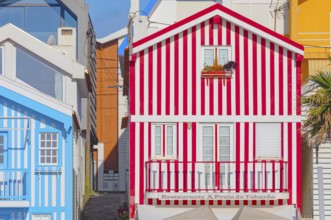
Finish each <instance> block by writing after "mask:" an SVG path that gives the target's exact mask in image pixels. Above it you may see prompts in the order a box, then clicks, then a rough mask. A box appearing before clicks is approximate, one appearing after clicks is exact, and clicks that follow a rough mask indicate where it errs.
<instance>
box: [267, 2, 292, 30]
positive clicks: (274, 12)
mask: <svg viewBox="0 0 331 220" xmlns="http://www.w3.org/2000/svg"><path fill="white" fill-rule="evenodd" d="M280 1H281V2H280ZM288 5H289V3H288V1H286V0H271V2H270V6H269V8H271V10H270V14H271V17H273V19H274V31H276V29H277V18H279V14H281V15H282V16H283V17H285V16H284V11H285V9H288Z"/></svg>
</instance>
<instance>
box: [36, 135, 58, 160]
mask: <svg viewBox="0 0 331 220" xmlns="http://www.w3.org/2000/svg"><path fill="white" fill-rule="evenodd" d="M57 163H58V133H53V132H44V133H40V134H39V164H40V165H57Z"/></svg>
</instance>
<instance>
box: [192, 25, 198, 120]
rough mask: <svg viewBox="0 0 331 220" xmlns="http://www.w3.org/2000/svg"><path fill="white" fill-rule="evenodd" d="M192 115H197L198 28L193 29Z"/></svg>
mask: <svg viewBox="0 0 331 220" xmlns="http://www.w3.org/2000/svg"><path fill="white" fill-rule="evenodd" d="M191 48H192V58H191V61H192V115H196V114H197V107H196V105H197V100H196V99H197V94H196V91H197V80H196V78H197V69H196V68H197V67H196V56H197V52H196V51H197V39H196V27H195V26H194V27H192V45H191Z"/></svg>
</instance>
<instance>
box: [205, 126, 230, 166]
mask: <svg viewBox="0 0 331 220" xmlns="http://www.w3.org/2000/svg"><path fill="white" fill-rule="evenodd" d="M215 129H217V136H218V137H217V139H215V134H216V131H215ZM215 149H217V153H218V158H217V160H218V161H224V162H228V161H230V160H231V155H232V153H231V151H232V125H230V124H220V125H203V126H202V158H201V159H202V161H214V160H215V153H214V151H215Z"/></svg>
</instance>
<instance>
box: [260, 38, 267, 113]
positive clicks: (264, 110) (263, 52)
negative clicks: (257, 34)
mask: <svg viewBox="0 0 331 220" xmlns="http://www.w3.org/2000/svg"><path fill="white" fill-rule="evenodd" d="M261 83H262V91H261V93H262V115H266V114H267V104H266V99H267V98H266V83H267V81H266V47H265V39H263V38H261Z"/></svg>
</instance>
